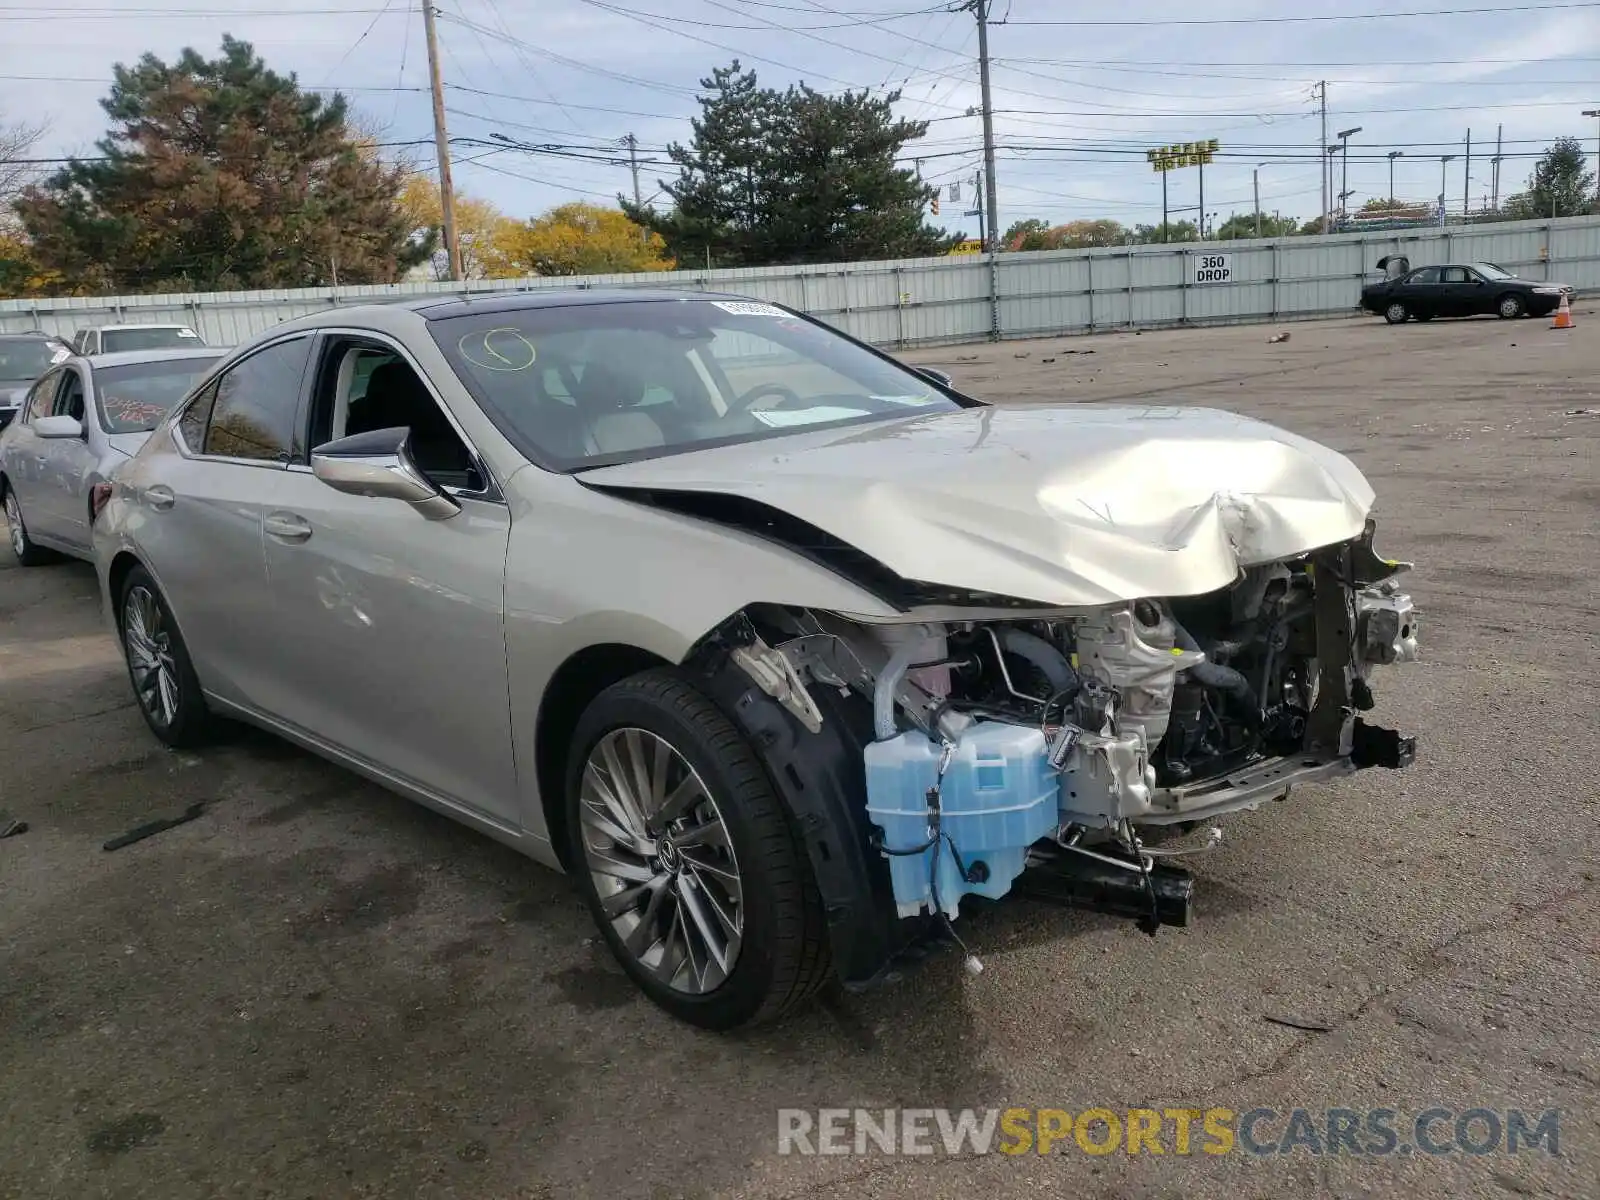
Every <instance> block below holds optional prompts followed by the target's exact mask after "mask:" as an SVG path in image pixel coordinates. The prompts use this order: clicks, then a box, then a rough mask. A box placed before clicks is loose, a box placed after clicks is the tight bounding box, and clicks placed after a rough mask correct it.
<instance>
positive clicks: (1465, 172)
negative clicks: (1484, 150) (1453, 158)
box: [1461, 129, 1472, 221]
mask: <svg viewBox="0 0 1600 1200" xmlns="http://www.w3.org/2000/svg"><path fill="white" fill-rule="evenodd" d="M1471 187H1472V130H1471V129H1468V130H1467V159H1466V162H1464V163H1463V164H1462V165H1461V219H1462V220H1463V221H1465V220H1466V219H1467V206H1468V205H1469V204H1471V203H1472V200H1471V197H1470V196H1469V195H1468V189H1470V188H1471Z"/></svg>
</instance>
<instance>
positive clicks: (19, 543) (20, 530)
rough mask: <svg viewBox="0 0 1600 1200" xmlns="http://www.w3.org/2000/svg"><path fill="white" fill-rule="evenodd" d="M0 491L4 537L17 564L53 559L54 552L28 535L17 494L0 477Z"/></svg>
mask: <svg viewBox="0 0 1600 1200" xmlns="http://www.w3.org/2000/svg"><path fill="white" fill-rule="evenodd" d="M0 493H3V494H4V495H5V513H6V526H7V530H8V533H9V536H8V538H7V539H6V540H7V541H8V542H9V543H10V546H11V553H12V554H13V555H15V556H16V559H17V564H18V565H19V566H24V567H37V566H41V565H43V564H44V563H47V562H51V561H52V560H54V558H55V557H56V556H55V553H54V552H53V551H50V550H46V549H45V548H44V547H43V546H40V545H37V544H36V543H35V542H34V540H33V539H32V538H31V537H29V536H28V526H27V524H26V523H25V522H24V521H23V519H22V505H21V504H19V503H18V502H17V494H16V493H15V492H14V491H12V490H11V485H10V484H8V483H6V482H5V480H3V479H0Z"/></svg>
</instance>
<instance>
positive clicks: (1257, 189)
mask: <svg viewBox="0 0 1600 1200" xmlns="http://www.w3.org/2000/svg"><path fill="white" fill-rule="evenodd" d="M1250 190H1251V191H1253V192H1254V193H1255V197H1256V236H1257V237H1260V236H1261V164H1260V163H1257V164H1256V167H1255V170H1253V171H1251V172H1250Z"/></svg>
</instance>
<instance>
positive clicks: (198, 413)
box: [178, 381, 217, 451]
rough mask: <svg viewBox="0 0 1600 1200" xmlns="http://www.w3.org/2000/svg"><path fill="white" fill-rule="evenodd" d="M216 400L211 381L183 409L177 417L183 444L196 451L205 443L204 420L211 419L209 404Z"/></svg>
mask: <svg viewBox="0 0 1600 1200" xmlns="http://www.w3.org/2000/svg"><path fill="white" fill-rule="evenodd" d="M216 402H217V385H216V383H215V382H214V381H213V382H212V384H211V386H210V387H208V388H206V390H205V391H203V392H201V393H200V394H199V395H198V396H196V397H195V398H194V400H193V401H192V402H191V403H190V405H189V407H188V408H186V409H184V410H183V416H181V417H179V418H178V433H179V434H180V435H182V437H183V444H184V445H185V446H188V447H189V449H191V450H196V451H198V450H199V449H200V447H202V446H204V445H205V444H206V422H208V421H210V420H211V406H212V405H213V404H215V403H216Z"/></svg>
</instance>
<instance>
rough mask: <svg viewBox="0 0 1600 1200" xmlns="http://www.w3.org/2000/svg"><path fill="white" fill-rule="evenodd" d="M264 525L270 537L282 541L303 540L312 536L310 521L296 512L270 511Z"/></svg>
mask: <svg viewBox="0 0 1600 1200" xmlns="http://www.w3.org/2000/svg"><path fill="white" fill-rule="evenodd" d="M262 527H263V528H264V529H266V531H267V536H268V537H275V538H277V539H278V540H279V541H280V542H303V541H305V540H306V539H307V538H309V537H310V536H311V525H310V523H309V522H307V521H306V519H305V518H304V517H297V516H295V515H294V513H286V512H275V513H268V514H267V517H266V520H265V521H263V522H262Z"/></svg>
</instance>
